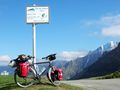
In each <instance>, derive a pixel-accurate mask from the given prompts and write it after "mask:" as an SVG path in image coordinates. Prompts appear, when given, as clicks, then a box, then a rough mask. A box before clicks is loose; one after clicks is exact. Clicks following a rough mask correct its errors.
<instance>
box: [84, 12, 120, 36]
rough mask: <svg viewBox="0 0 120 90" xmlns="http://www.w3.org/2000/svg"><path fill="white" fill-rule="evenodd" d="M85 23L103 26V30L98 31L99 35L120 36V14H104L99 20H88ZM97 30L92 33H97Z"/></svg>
mask: <svg viewBox="0 0 120 90" xmlns="http://www.w3.org/2000/svg"><path fill="white" fill-rule="evenodd" d="M83 23H84V25H85V26H94V27H99V28H101V31H98V32H97V31H96V32H97V35H101V36H104V37H108V36H109V37H120V14H117V15H111V16H102V17H101V18H99V19H98V20H90V21H89V20H88V21H85V22H83ZM96 32H93V34H92V35H96Z"/></svg>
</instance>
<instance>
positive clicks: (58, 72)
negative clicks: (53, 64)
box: [54, 68, 63, 80]
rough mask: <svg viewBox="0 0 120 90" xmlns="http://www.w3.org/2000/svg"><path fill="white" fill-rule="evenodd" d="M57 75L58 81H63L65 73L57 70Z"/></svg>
mask: <svg viewBox="0 0 120 90" xmlns="http://www.w3.org/2000/svg"><path fill="white" fill-rule="evenodd" d="M54 73H55V75H56V79H57V80H62V79H63V71H62V69H60V68H56V69H55V72H54Z"/></svg>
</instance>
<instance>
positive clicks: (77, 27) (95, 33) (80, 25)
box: [0, 0, 120, 58]
mask: <svg viewBox="0 0 120 90" xmlns="http://www.w3.org/2000/svg"><path fill="white" fill-rule="evenodd" d="M33 4H36V5H38V6H49V8H50V22H49V24H38V25H37V26H36V27H37V58H40V57H42V56H46V55H48V54H50V53H60V52H75V51H89V50H94V49H96V48H97V47H98V46H100V45H102V44H105V43H107V42H109V41H119V38H120V0H0V26H1V27H0V41H1V43H0V56H9V57H11V58H15V57H16V56H17V55H19V54H22V53H25V54H30V55H31V54H32V25H31V24H29V25H28V24H26V7H27V6H32V5H33Z"/></svg>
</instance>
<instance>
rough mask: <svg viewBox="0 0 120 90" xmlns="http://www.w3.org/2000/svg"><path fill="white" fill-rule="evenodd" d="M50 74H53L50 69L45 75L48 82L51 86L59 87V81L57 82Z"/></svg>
mask: <svg viewBox="0 0 120 90" xmlns="http://www.w3.org/2000/svg"><path fill="white" fill-rule="evenodd" d="M52 72H54V71H53V69H52V68H50V69H49V71H48V73H47V77H48V80H49V81H50V82H51V83H52V84H53V85H55V86H58V85H60V81H59V80H57V79H56V77H55V76H54V75H52Z"/></svg>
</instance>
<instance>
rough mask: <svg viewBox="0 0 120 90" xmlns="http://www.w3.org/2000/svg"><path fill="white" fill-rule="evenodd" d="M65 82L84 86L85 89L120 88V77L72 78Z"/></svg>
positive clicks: (115, 89) (106, 89)
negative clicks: (103, 78)
mask: <svg viewBox="0 0 120 90" xmlns="http://www.w3.org/2000/svg"><path fill="white" fill-rule="evenodd" d="M63 83H66V84H70V85H73V86H78V87H82V88H83V90H120V79H105V80H89V79H86V80H71V81H63Z"/></svg>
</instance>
